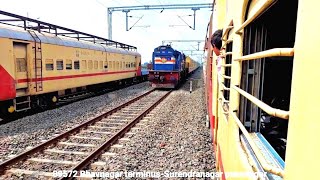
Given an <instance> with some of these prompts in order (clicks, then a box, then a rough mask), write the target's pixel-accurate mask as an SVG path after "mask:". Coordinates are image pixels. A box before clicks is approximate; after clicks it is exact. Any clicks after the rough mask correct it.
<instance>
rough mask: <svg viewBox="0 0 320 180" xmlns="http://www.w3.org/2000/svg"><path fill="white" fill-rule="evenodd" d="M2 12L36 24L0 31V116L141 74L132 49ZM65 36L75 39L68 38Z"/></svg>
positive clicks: (5, 26) (131, 79)
mask: <svg viewBox="0 0 320 180" xmlns="http://www.w3.org/2000/svg"><path fill="white" fill-rule="evenodd" d="M1 14H5V15H8V16H10V17H14V18H19V19H20V20H21V21H22V22H26V21H31V22H36V23H37V26H33V27H27V26H26V23H25V26H24V27H22V28H16V27H12V26H8V25H3V26H1V27H0V45H1V48H0V106H1V115H2V116H5V115H7V114H8V113H13V112H15V111H25V110H28V109H30V108H32V107H33V106H45V105H48V104H50V103H55V102H56V101H57V100H58V98H59V97H60V96H64V95H65V94H70V93H75V92H77V91H83V90H85V89H88V88H93V86H92V85H99V86H108V84H106V83H108V82H117V83H119V82H121V81H123V82H125V81H133V80H135V78H138V77H140V76H141V56H140V54H139V53H138V52H136V48H135V47H133V46H129V45H126V44H122V43H119V42H115V41H110V40H107V39H103V38H99V37H97V36H92V35H89V34H86V33H81V32H78V31H74V30H70V29H67V28H63V27H59V26H56V25H52V24H48V23H45V22H41V21H37V20H32V19H29V18H26V17H22V16H18V15H13V14H10V13H6V12H1ZM28 28H29V29H28ZM43 29H49V30H51V33H49V32H45V31H44V30H43ZM40 30H43V31H40ZM58 30H60V32H59V31H58ZM52 31H53V33H52ZM69 34H70V35H74V36H73V37H72V36H70V37H67V35H69ZM59 35H61V36H59ZM82 39H86V40H87V41H84V40H82ZM88 39H90V40H91V41H92V42H89V41H88ZM109 85H110V84H109ZM95 87H96V86H95Z"/></svg>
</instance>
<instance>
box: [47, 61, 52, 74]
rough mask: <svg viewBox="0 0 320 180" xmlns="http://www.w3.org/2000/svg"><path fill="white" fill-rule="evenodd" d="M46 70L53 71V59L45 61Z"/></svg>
mask: <svg viewBox="0 0 320 180" xmlns="http://www.w3.org/2000/svg"><path fill="white" fill-rule="evenodd" d="M46 70H47V71H53V59H47V60H46Z"/></svg>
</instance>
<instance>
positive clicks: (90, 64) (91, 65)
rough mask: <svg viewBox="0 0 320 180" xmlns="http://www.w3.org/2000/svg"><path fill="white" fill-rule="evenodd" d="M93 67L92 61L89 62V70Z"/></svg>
mask: <svg viewBox="0 0 320 180" xmlns="http://www.w3.org/2000/svg"><path fill="white" fill-rule="evenodd" d="M92 67H93V64H92V60H89V62H88V68H89V69H92Z"/></svg>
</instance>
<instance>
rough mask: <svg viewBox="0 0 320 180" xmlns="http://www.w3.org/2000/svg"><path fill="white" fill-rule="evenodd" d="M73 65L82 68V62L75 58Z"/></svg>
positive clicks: (75, 67)
mask: <svg viewBox="0 0 320 180" xmlns="http://www.w3.org/2000/svg"><path fill="white" fill-rule="evenodd" d="M73 65H74V69H80V62H79V61H78V60H75V61H74V62H73Z"/></svg>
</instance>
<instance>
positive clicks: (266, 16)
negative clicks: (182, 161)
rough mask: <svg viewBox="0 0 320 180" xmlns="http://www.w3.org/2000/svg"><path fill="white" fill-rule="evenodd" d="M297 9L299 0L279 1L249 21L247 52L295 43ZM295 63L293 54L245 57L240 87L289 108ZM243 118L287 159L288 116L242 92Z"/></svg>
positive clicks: (247, 126) (258, 96)
mask: <svg viewBox="0 0 320 180" xmlns="http://www.w3.org/2000/svg"><path fill="white" fill-rule="evenodd" d="M297 9H298V1H297V0H282V1H277V2H276V3H275V4H273V5H272V6H271V7H270V8H269V9H268V10H267V11H266V12H264V13H263V14H262V15H260V16H259V17H258V18H257V19H256V20H255V21H254V22H252V23H251V24H249V25H248V26H247V27H246V28H245V29H244V38H243V55H250V54H254V53H257V52H262V51H266V50H269V49H274V48H289V47H294V43H295V31H296V20H297V19H296V18H297ZM283 12H286V13H283ZM274 24H277V26H274ZM292 67H293V57H281V56H279V57H266V58H260V59H255V60H249V61H243V62H242V77H241V84H240V88H241V89H243V90H245V91H246V92H248V93H249V94H251V95H252V96H254V97H256V98H257V99H259V100H261V101H263V102H264V103H266V104H268V105H269V106H271V107H273V108H277V109H281V110H286V111H288V110H289V106H290V93H291V79H292ZM275 85H277V86H275ZM239 119H240V120H241V121H242V122H243V123H244V126H245V127H246V128H247V130H248V131H249V132H260V133H261V134H262V135H263V136H264V137H265V138H266V139H267V140H268V141H269V143H270V144H271V145H272V146H273V147H274V149H275V150H276V151H277V152H278V154H279V155H280V156H281V157H282V158H283V159H285V150H286V139H287V130H288V121H287V120H283V119H280V118H277V117H274V116H271V115H269V114H267V113H266V112H264V111H263V110H262V109H260V108H259V107H258V106H257V105H255V104H254V103H252V102H251V101H250V100H248V99H247V98H245V97H243V96H240V108H239Z"/></svg>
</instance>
